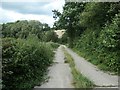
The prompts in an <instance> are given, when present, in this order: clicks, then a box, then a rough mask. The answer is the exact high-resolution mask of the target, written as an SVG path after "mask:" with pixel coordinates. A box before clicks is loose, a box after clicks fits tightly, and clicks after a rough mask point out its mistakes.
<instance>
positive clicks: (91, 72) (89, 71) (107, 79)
mask: <svg viewBox="0 0 120 90" xmlns="http://www.w3.org/2000/svg"><path fill="white" fill-rule="evenodd" d="M64 47H65V49H66V50H67V51H68V53H69V54H70V55H71V56H72V57H73V59H74V61H75V64H76V68H77V69H78V70H79V71H80V72H81V73H82V74H83V75H84V76H86V77H87V78H88V79H89V80H91V81H93V82H94V84H96V85H97V86H107V87H117V86H118V76H115V75H109V74H107V73H104V72H103V71H101V70H99V69H98V68H97V67H96V66H95V65H93V64H91V63H90V62H88V61H86V60H84V58H82V57H80V56H78V55H77V54H76V53H75V52H73V51H72V50H71V49H69V48H67V47H66V46H64Z"/></svg>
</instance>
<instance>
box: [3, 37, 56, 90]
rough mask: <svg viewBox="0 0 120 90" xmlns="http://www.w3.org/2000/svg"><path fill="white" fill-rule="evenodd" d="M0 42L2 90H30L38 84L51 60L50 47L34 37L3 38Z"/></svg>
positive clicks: (51, 52)
mask: <svg viewBox="0 0 120 90" xmlns="http://www.w3.org/2000/svg"><path fill="white" fill-rule="evenodd" d="M2 42H3V43H2V57H3V60H2V65H3V68H2V69H3V70H2V80H3V81H2V84H3V90H22V89H25V90H30V89H31V88H33V87H34V86H35V85H38V84H40V82H41V81H42V80H43V79H44V74H45V72H46V70H47V67H48V66H49V65H50V64H51V63H52V60H53V55H54V53H53V51H52V47H51V46H50V45H47V44H45V43H41V42H39V40H38V39H37V37H34V36H30V37H28V39H27V40H23V39H13V38H3V39H2Z"/></svg>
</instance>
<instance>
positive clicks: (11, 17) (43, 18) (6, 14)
mask: <svg viewBox="0 0 120 90" xmlns="http://www.w3.org/2000/svg"><path fill="white" fill-rule="evenodd" d="M0 12H2V13H3V14H1V15H0V22H1V23H5V22H14V21H17V20H38V21H40V22H42V23H48V24H49V25H50V26H52V25H53V23H54V19H53V18H52V17H51V16H49V15H34V14H25V15H24V14H21V13H17V12H14V11H8V10H3V9H1V8H0Z"/></svg>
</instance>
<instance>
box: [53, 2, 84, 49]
mask: <svg viewBox="0 0 120 90" xmlns="http://www.w3.org/2000/svg"><path fill="white" fill-rule="evenodd" d="M84 5H85V3H75V2H67V3H65V5H64V7H63V12H62V13H60V12H58V11H57V10H53V13H54V16H53V17H54V18H55V19H57V18H58V21H57V22H55V23H54V27H56V28H61V29H63V28H64V29H66V30H67V35H68V37H69V44H70V47H72V46H73V40H74V38H75V35H76V31H77V30H80V28H81V26H79V23H78V21H79V18H78V17H79V14H80V13H81V12H82V11H83V10H84Z"/></svg>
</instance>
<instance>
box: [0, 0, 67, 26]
mask: <svg viewBox="0 0 120 90" xmlns="http://www.w3.org/2000/svg"><path fill="white" fill-rule="evenodd" d="M7 1H9V0H4V2H3V1H2V7H0V12H1V13H2V14H0V23H5V22H13V21H17V20H39V21H40V22H42V23H48V24H49V25H50V26H52V25H53V23H54V19H53V13H52V10H54V9H57V10H59V11H60V12H62V6H63V5H64V3H65V2H64V0H54V1H53V0H49V1H48V2H47V0H46V2H43V1H41V2H40V1H38V0H34V1H33V0H30V1H29V2H22V0H21V2H17V1H16V0H11V1H10V2H7ZM15 1H16V2H15ZM44 1H45V0H44ZM50 1H52V2H50Z"/></svg>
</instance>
